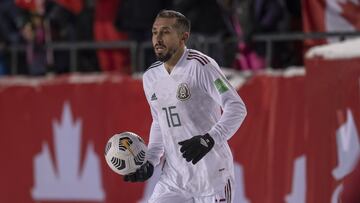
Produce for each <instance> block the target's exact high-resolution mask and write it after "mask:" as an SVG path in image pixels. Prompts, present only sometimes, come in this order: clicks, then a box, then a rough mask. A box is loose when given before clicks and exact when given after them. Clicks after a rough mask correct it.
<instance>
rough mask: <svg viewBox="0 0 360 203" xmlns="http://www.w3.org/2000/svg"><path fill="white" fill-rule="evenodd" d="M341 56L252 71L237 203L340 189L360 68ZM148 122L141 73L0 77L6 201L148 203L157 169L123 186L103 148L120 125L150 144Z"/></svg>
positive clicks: (327, 195) (237, 141) (238, 143)
mask: <svg viewBox="0 0 360 203" xmlns="http://www.w3.org/2000/svg"><path fill="white" fill-rule="evenodd" d="M358 62H359V61H357V63H358ZM337 63H338V64H337V65H333V66H332V65H331V63H328V62H326V61H319V60H311V61H307V66H308V67H307V73H306V76H304V75H297V76H287V75H272V74H258V75H254V76H253V77H252V78H250V79H248V80H247V82H246V83H245V84H244V85H242V86H241V88H240V89H239V90H238V92H239V94H240V95H241V97H242V98H243V99H244V102H245V103H246V105H247V110H248V116H247V118H246V119H245V122H244V123H243V125H242V126H241V127H240V129H239V130H238V132H237V133H236V134H235V135H234V136H233V137H232V139H231V140H230V146H231V149H232V151H233V152H234V159H235V162H236V168H235V169H236V170H235V174H236V182H237V186H236V188H235V190H236V193H235V202H236V203H250V202H251V203H278V202H287V203H305V202H309V203H313V202H314V203H315V202H330V200H331V198H332V197H333V196H335V197H336V195H339V194H340V193H339V192H338V190H340V189H341V188H340V189H338V190H337V188H338V187H340V186H341V184H342V180H343V179H344V178H346V176H347V175H348V174H349V172H351V170H350V169H352V168H351V165H352V163H353V162H354V161H355V159H354V156H351V155H347V154H346V153H345V154H344V153H341V152H342V151H344V149H343V147H344V146H345V145H346V143H345V144H344V140H345V141H346V140H351V143H355V144H352V145H351V144H349V143H347V145H346V146H348V148H347V149H350V150H353V151H352V152H355V153H354V154H357V153H358V152H357V151H356V150H358V148H357V147H358V145H359V142H358V134H357V129H356V126H359V124H360V123H359V120H358V119H359V118H360V117H359V113H360V111H359V110H360V109H359V105H358V104H359V77H360V68H359V67H356V65H354V66H352V67H350V68H341V67H342V66H345V65H346V67H348V66H351V64H348V63H346V62H341V61H338V62H337ZM344 63H346V64H344ZM351 121H353V122H351ZM150 123H151V116H150V113H149V107H148V105H147V103H146V99H145V97H144V93H143V90H142V83H141V80H139V79H133V78H129V77H123V76H119V75H109V74H100V75H78V74H74V75H68V76H57V77H54V78H41V79H31V78H19V77H15V78H5V79H0V146H1V153H0V157H1V160H2V167H1V168H0V180H1V181H0V191H1V193H0V202H15V203H17V202H19V203H23V202H108V203H115V202H116V203H118V202H124V203H132V202H134V203H135V202H145V200H146V198H147V197H148V196H149V195H151V191H152V187H153V185H154V184H155V183H156V180H157V178H158V176H159V173H160V170H159V169H157V170H156V172H155V174H154V176H153V178H151V179H150V180H149V181H148V182H147V183H136V184H132V183H125V182H123V181H122V178H121V177H120V176H119V175H117V174H115V173H114V172H112V171H111V170H110V168H109V167H108V166H107V165H106V162H105V160H104V155H103V154H104V147H105V144H106V142H107V140H108V139H109V137H110V136H112V135H113V134H115V133H118V132H123V131H133V132H135V133H137V134H139V135H141V136H142V137H143V138H144V139H145V141H146V142H147V141H148V132H149V127H150ZM349 132H350V133H349ZM354 135H355V137H354ZM342 137H345V138H346V139H344V138H342Z"/></svg>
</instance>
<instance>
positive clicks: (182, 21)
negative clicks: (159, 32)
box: [156, 10, 191, 32]
mask: <svg viewBox="0 0 360 203" xmlns="http://www.w3.org/2000/svg"><path fill="white" fill-rule="evenodd" d="M156 18H176V23H175V27H176V28H177V29H179V31H182V32H190V29H191V23H190V20H189V19H188V18H186V17H185V16H184V15H183V14H182V13H180V12H178V11H174V10H161V11H160V12H159V13H158V14H157V16H156Z"/></svg>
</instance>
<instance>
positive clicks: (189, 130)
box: [124, 10, 246, 203]
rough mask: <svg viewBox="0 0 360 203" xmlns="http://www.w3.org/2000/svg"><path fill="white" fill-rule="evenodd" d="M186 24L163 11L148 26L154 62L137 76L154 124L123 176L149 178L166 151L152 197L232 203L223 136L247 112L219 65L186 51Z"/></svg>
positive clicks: (156, 201) (164, 201) (168, 201)
mask: <svg viewBox="0 0 360 203" xmlns="http://www.w3.org/2000/svg"><path fill="white" fill-rule="evenodd" d="M189 35H190V22H189V20H188V19H187V18H186V17H185V16H184V15H182V14H181V13H179V12H176V11H173V10H162V11H161V12H160V13H158V15H157V17H156V18H155V22H154V24H153V27H152V43H153V47H154V51H155V54H156V57H157V59H158V60H159V61H158V62H155V63H153V64H152V65H151V66H150V67H149V68H148V70H147V71H146V72H145V73H144V76H143V85H144V92H145V95H146V98H147V100H148V103H149V105H150V109H151V115H152V118H153V122H152V124H151V129H150V138H149V145H148V153H147V160H148V161H147V162H146V163H145V164H144V165H143V166H141V167H140V168H139V169H138V170H137V171H136V172H135V173H132V174H129V175H126V176H124V180H125V181H131V182H142V181H146V180H147V179H148V178H150V177H151V175H152V173H153V170H154V166H156V165H158V164H159V162H160V158H161V156H164V157H165V162H164V164H163V166H162V173H161V176H160V180H159V182H158V183H157V184H156V186H155V188H154V192H153V194H152V196H151V197H150V200H149V202H151V203H187V202H189V203H190V202H191V203H192V202H194V203H209V202H211V203H213V202H214V203H215V202H219V203H221V202H224V203H228V202H233V197H234V166H233V157H232V153H231V151H230V148H229V145H228V143H227V140H229V139H230V138H231V136H232V135H233V134H234V133H235V132H236V131H237V130H238V128H239V127H240V125H241V123H242V122H243V120H244V118H245V116H246V108H245V105H244V103H243V101H242V99H241V98H240V96H239V95H238V94H237V92H236V90H235V89H234V88H233V87H232V86H231V85H230V84H229V82H228V81H227V79H226V78H225V76H224V74H223V73H222V72H221V70H220V68H219V66H218V64H217V63H216V62H215V61H214V60H213V59H212V58H210V57H208V56H206V55H205V54H203V53H201V52H199V51H196V50H192V49H188V48H187V47H186V46H185V44H186V41H187V40H188V39H189Z"/></svg>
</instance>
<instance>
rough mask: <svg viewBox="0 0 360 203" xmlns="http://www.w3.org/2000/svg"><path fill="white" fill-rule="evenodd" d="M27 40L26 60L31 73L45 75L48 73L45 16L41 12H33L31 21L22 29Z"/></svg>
mask: <svg viewBox="0 0 360 203" xmlns="http://www.w3.org/2000/svg"><path fill="white" fill-rule="evenodd" d="M22 33H23V36H24V38H25V40H26V42H27V45H26V60H27V65H28V71H29V74H30V75H44V74H45V73H46V66H47V60H46V48H45V35H46V32H45V25H44V18H43V16H42V14H40V13H32V14H31V18H30V21H29V22H28V23H26V24H25V26H24V27H23V30H22Z"/></svg>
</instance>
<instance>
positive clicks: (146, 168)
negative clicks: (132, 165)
mask: <svg viewBox="0 0 360 203" xmlns="http://www.w3.org/2000/svg"><path fill="white" fill-rule="evenodd" d="M153 173H154V166H153V165H152V164H151V163H150V162H149V161H147V162H146V163H144V164H143V165H142V166H141V167H140V168H138V169H137V170H136V171H135V172H134V173H130V174H128V175H124V181H126V182H129V181H130V182H144V181H146V180H147V179H149V178H150V177H151V176H152V174H153Z"/></svg>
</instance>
